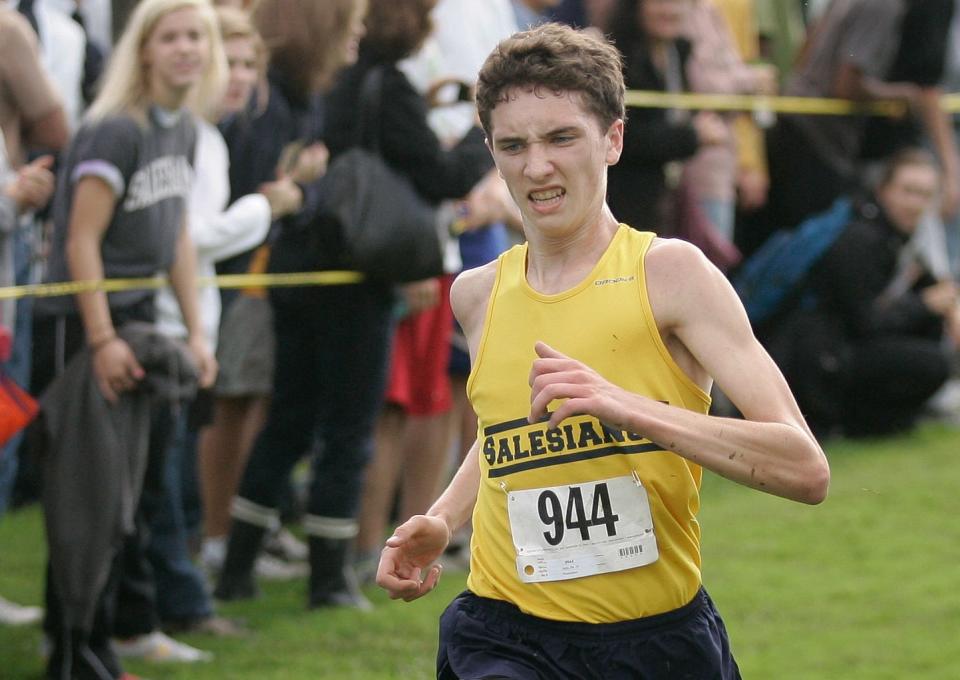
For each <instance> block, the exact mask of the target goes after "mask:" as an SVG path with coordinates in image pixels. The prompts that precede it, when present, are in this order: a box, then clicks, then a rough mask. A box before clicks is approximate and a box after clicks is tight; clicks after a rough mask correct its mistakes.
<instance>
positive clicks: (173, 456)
mask: <svg viewBox="0 0 960 680" xmlns="http://www.w3.org/2000/svg"><path fill="white" fill-rule="evenodd" d="M196 462H197V435H196V433H195V432H191V431H190V430H189V429H188V428H187V408H186V405H184V407H183V408H182V409H181V412H180V414H178V415H177V416H176V417H175V419H174V425H173V431H172V433H171V437H170V444H169V446H168V447H167V451H166V457H165V459H164V461H163V486H162V491H161V493H160V497H159V498H158V499H157V503H156V505H155V506H154V508H153V513H152V516H151V517H150V531H149V536H150V538H149V542H148V544H147V558H148V559H149V560H150V565H151V566H152V567H153V575H154V581H155V584H156V598H157V602H156V607H157V614H158V616H159V617H160V620H161V621H181V622H182V621H191V620H195V619H204V618H207V617H209V616H211V615H212V614H213V606H212V604H211V601H210V594H209V593H208V592H207V586H206V580H205V579H204V576H203V574H202V573H201V572H200V570H199V569H198V568H197V566H196V565H195V564H194V563H193V561H192V560H191V559H190V551H189V549H188V546H187V539H188V536H189V527H188V525H187V521H188V520H187V514H186V512H185V508H184V501H185V497H189V496H190V495H191V494H192V493H194V492H193V491H192V490H191V486H193V487H195V485H196V473H195V472H194V473H193V474H189V472H190V471H194V470H195V469H196ZM185 471H188V472H187V474H185Z"/></svg>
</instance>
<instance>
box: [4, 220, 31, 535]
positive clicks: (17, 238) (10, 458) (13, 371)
mask: <svg viewBox="0 0 960 680" xmlns="http://www.w3.org/2000/svg"><path fill="white" fill-rule="evenodd" d="M13 238H14V241H13V244H14V245H13V248H14V251H13V252H14V256H13V257H14V266H15V268H16V283H17V285H18V286H19V285H24V284H28V283H32V280H31V279H32V277H31V275H30V270H31V267H32V264H33V238H32V234H31V233H30V232H29V231H27V230H25V229H20V230H18V231H17V232H15V235H14V237H13ZM32 317H33V298H28V297H26V298H21V299H20V300H17V321H16V325H15V327H14V328H13V329H11V330H13V353H12V354H11V355H10V360H9V361H8V362H7V363H5V364H4V366H3V370H4V371H6V373H7V375H9V376H10V377H11V378H13V379H14V380H15V381H16V382H17V384H18V385H20V386H21V387H23V388H24V389H29V387H30V349H31V344H32V340H33V331H32V329H33V322H32ZM22 439H23V432H19V433H17V434H16V435H14V436H13V438H12V439H10V441H8V442H7V443H6V444H5V445H4V446H3V447H2V448H0V516H2V515H3V513H4V512H5V511H6V509H7V506H8V505H9V504H10V496H11V494H12V493H13V483H14V482H15V481H16V479H17V468H18V467H19V465H18V463H19V459H18V453H17V449H18V448H19V447H20V441H21V440H22Z"/></svg>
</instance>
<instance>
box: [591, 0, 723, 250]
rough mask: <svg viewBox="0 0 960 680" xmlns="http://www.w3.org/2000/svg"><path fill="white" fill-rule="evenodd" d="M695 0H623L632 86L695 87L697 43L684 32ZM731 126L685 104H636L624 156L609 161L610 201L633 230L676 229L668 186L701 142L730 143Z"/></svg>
mask: <svg viewBox="0 0 960 680" xmlns="http://www.w3.org/2000/svg"><path fill="white" fill-rule="evenodd" d="M690 3H691V0H620V2H619V3H618V4H617V7H616V9H615V11H614V19H613V21H612V23H611V26H612V27H613V29H612V36H611V37H612V38H613V41H614V43H615V44H616V46H617V48H618V49H619V50H620V52H621V53H622V54H623V58H624V78H625V80H626V86H627V89H631V90H660V91H663V92H683V91H687V90H689V89H690V88H689V83H688V80H687V73H686V68H687V60H688V58H689V57H690V51H691V47H690V42H689V41H688V40H687V39H686V38H684V37H682V35H683V31H684V28H685V26H686V19H687V13H688V12H689V11H690V7H691V4H690ZM727 137H728V136H727V129H726V126H725V125H724V123H723V121H722V120H721V119H720V118H719V117H718V116H717V114H715V113H713V112H709V111H701V112H699V113H694V114H692V113H690V112H688V111H685V110H680V109H661V108H634V109H631V110H630V124H629V125H627V127H626V136H625V138H624V143H623V155H622V156H621V157H620V162H619V163H617V164H616V165H613V166H611V167H610V174H609V185H608V200H609V203H610V208H611V209H612V210H613V212H614V214H615V215H617V217H618V218H619V219H620V220H622V221H623V222H625V223H626V224H629V225H630V226H631V227H633V228H634V229H640V230H653V231H658V232H661V233H665V235H668V234H669V233H672V229H671V226H672V225H670V224H669V213H668V212H667V210H666V207H665V204H666V198H667V196H668V194H667V189H668V187H669V185H670V183H671V181H672V180H676V179H679V169H680V167H679V166H678V165H677V164H676V162H677V161H683V160H686V159H688V158H690V157H692V156H693V154H694V153H696V151H697V149H698V148H700V147H701V146H702V145H713V144H723V143H726V141H727Z"/></svg>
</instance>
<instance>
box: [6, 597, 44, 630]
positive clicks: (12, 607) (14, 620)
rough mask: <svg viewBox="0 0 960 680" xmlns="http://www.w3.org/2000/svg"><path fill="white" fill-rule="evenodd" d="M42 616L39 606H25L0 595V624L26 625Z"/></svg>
mask: <svg viewBox="0 0 960 680" xmlns="http://www.w3.org/2000/svg"><path fill="white" fill-rule="evenodd" d="M42 618H43V609H41V608H40V607H25V606H23V605H19V604H15V603H13V602H11V601H10V600H6V599H4V598H2V597H0V624H4V625H7V626H28V625H30V624H33V623H37V622H38V621H39V620H40V619H42Z"/></svg>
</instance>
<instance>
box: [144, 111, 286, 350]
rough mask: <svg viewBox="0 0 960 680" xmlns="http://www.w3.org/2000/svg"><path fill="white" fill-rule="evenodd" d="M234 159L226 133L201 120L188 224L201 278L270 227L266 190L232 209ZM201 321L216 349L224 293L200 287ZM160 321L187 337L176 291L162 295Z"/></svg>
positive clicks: (167, 332)
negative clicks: (230, 203)
mask: <svg viewBox="0 0 960 680" xmlns="http://www.w3.org/2000/svg"><path fill="white" fill-rule="evenodd" d="M229 167H230V157H229V154H228V152H227V145H226V143H224V141H223V136H222V135H221V134H220V131H219V130H217V128H216V127H214V126H213V125H211V124H210V123H207V122H206V121H198V123H197V148H196V156H195V160H194V173H195V177H194V183H193V188H192V190H191V192H190V201H189V206H188V213H187V218H188V225H189V226H188V228H189V229H190V238H191V239H192V240H193V246H194V248H195V249H196V251H197V276H198V277H204V276H213V275H214V274H215V273H216V271H215V268H214V263H216V262H219V261H220V260H225V259H227V258H228V257H232V256H234V255H238V254H239V253H242V252H245V251H247V250H250V249H251V248H253V247H255V246H257V245H259V244H261V243H262V242H263V240H264V238H266V236H267V230H268V229H269V228H270V204H269V203H268V202H267V199H266V197H265V196H263V195H261V194H249V195H247V196H243V197H241V198H239V199H237V200H236V201H235V202H234V203H233V205H231V206H230V207H229V208H228V207H227V202H228V201H229V200H230V178H229V174H228V170H229ZM200 320H201V322H202V324H203V330H204V331H205V333H206V336H207V339H208V340H209V342H210V345H211V347H214V348H215V347H216V345H217V334H218V330H219V326H220V292H219V290H218V289H217V288H216V287H214V286H204V287H202V288H200ZM157 324H158V326H159V328H160V331H161V332H162V333H164V334H165V335H169V336H173V337H181V338H184V337H186V335H187V329H186V327H185V326H184V324H183V317H182V316H181V315H180V306H179V305H178V304H177V300H176V297H174V295H173V291H171V290H170V289H169V288H165V289H162V290H161V291H160V293H159V295H157Z"/></svg>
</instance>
